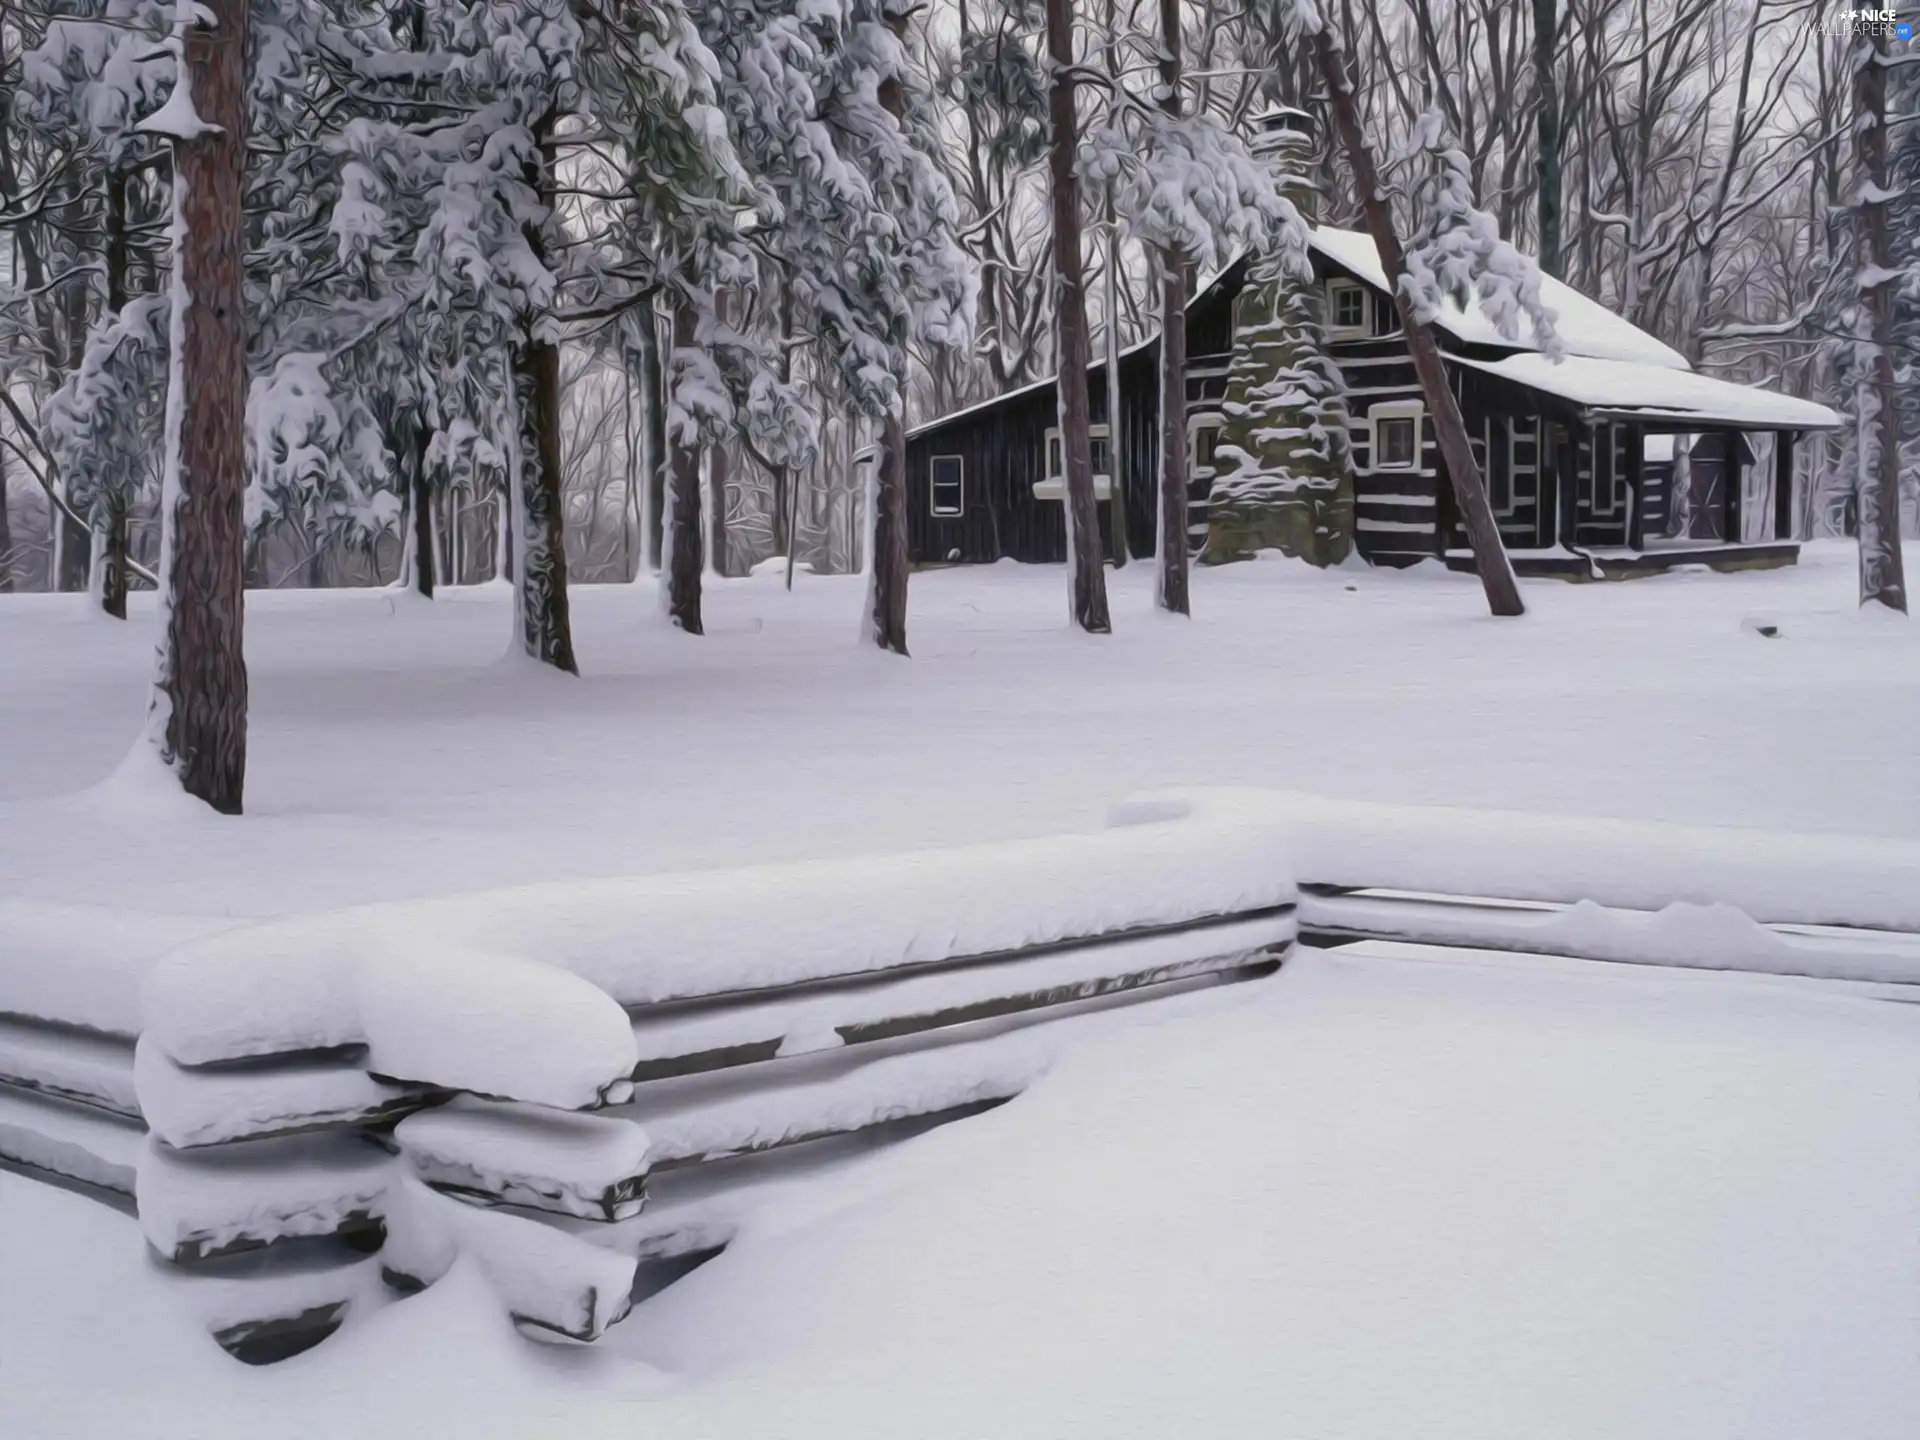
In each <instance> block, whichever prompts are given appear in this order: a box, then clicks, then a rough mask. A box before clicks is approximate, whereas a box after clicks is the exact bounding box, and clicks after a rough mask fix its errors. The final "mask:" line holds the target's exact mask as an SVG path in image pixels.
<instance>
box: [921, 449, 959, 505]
mask: <svg viewBox="0 0 1920 1440" xmlns="http://www.w3.org/2000/svg"><path fill="white" fill-rule="evenodd" d="M965 475H966V466H965V464H964V463H963V462H962V461H961V458H960V457H959V456H958V455H936V456H934V457H933V460H932V461H931V464H930V473H929V475H928V480H929V484H928V487H927V489H928V494H929V497H930V499H931V501H932V508H933V513H934V514H936V515H958V514H960V513H961V512H962V511H963V510H965V509H966V487H965V485H964V484H963V481H964V479H965Z"/></svg>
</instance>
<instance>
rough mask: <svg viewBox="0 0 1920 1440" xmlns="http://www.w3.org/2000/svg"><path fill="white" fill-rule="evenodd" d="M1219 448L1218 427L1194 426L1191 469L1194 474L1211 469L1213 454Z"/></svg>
mask: <svg viewBox="0 0 1920 1440" xmlns="http://www.w3.org/2000/svg"><path fill="white" fill-rule="evenodd" d="M1219 448H1220V427H1219V426H1218V425H1196V426H1194V428H1193V468H1194V471H1195V473H1198V472H1199V471H1202V470H1211V469H1213V457H1214V452H1215V451H1217V450H1218V449H1219Z"/></svg>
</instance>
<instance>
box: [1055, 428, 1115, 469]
mask: <svg viewBox="0 0 1920 1440" xmlns="http://www.w3.org/2000/svg"><path fill="white" fill-rule="evenodd" d="M1092 428H1093V433H1092V434H1091V435H1090V436H1089V437H1088V440H1087V450H1088V452H1089V454H1090V456H1091V457H1092V460H1093V473H1094V474H1096V475H1112V474H1113V472H1112V471H1111V470H1109V469H1108V468H1107V465H1108V464H1109V462H1110V459H1111V455H1112V451H1111V448H1110V447H1109V446H1108V444H1107V427H1106V426H1104V425H1095V426H1093V427H1092ZM1066 473H1067V468H1066V464H1065V462H1064V460H1063V458H1062V454H1061V450H1060V432H1059V431H1058V430H1049V431H1048V432H1047V475H1048V478H1050V479H1054V478H1061V477H1064V476H1065V475H1066Z"/></svg>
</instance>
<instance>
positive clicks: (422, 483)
mask: <svg viewBox="0 0 1920 1440" xmlns="http://www.w3.org/2000/svg"><path fill="white" fill-rule="evenodd" d="M413 429H414V437H413V451H412V453H411V454H410V455H409V456H408V457H407V489H408V501H409V503H410V505H411V507H412V509H413V557H412V558H413V577H412V580H413V588H414V589H415V590H417V591H419V592H420V595H421V597H422V598H423V599H427V600H431V599H432V598H433V582H434V571H435V569H436V565H435V560H436V558H437V557H436V556H435V555H434V548H433V529H434V527H433V490H432V489H431V487H429V486H428V484H427V427H426V422H425V420H424V419H423V418H421V417H419V416H416V417H415V421H414V426H413Z"/></svg>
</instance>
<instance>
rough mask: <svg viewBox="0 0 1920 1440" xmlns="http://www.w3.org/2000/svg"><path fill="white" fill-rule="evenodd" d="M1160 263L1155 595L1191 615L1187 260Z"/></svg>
mask: <svg viewBox="0 0 1920 1440" xmlns="http://www.w3.org/2000/svg"><path fill="white" fill-rule="evenodd" d="M1180 8H1181V7H1180V0H1160V89H1161V92H1162V93H1161V98H1160V108H1161V109H1162V110H1164V111H1166V112H1167V114H1169V115H1178V114H1179V113H1180V80H1181V76H1180V68H1181V55H1180ZM1160 264H1161V268H1162V271H1163V273H1162V275H1161V277H1160V527H1159V528H1160V544H1159V549H1158V555H1159V560H1160V567H1159V570H1160V573H1159V577H1158V583H1157V586H1156V588H1155V590H1154V599H1155V602H1156V603H1157V604H1158V605H1159V607H1160V608H1161V609H1162V610H1169V611H1172V612H1173V613H1174V614H1176V615H1188V614H1191V613H1192V605H1191V602H1190V600H1189V598H1188V594H1187V580H1188V574H1189V571H1188V567H1187V283H1188V280H1187V261H1186V257H1185V256H1183V255H1181V254H1180V253H1179V252H1178V251H1174V250H1168V251H1164V252H1163V253H1162V254H1161V257H1160ZM1108 443H1109V444H1111V443H1112V442H1111V441H1109V442H1108Z"/></svg>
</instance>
